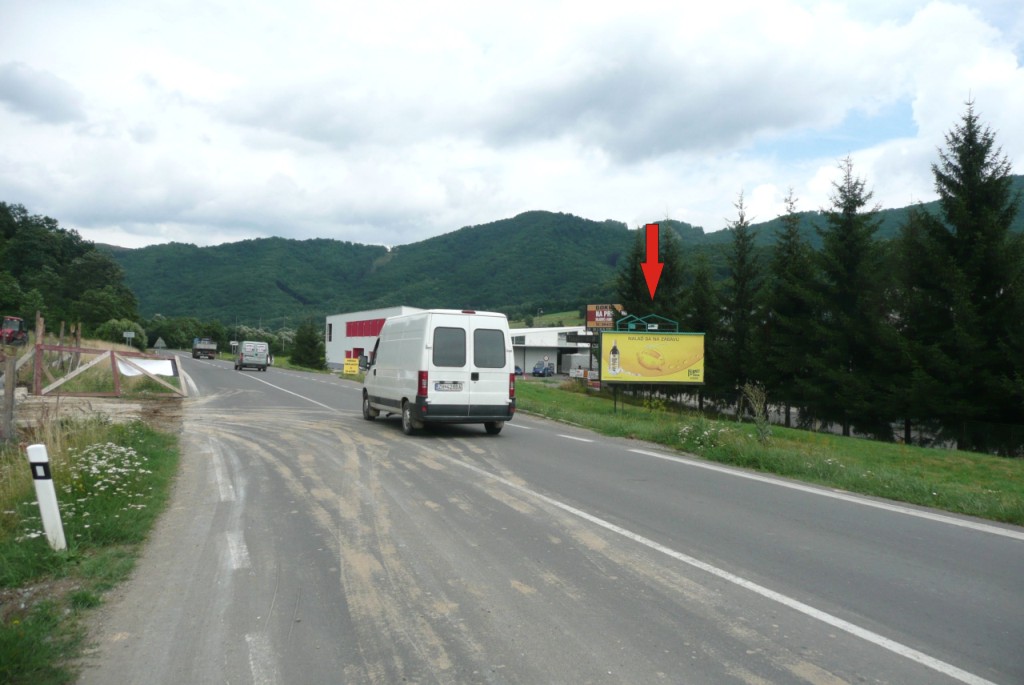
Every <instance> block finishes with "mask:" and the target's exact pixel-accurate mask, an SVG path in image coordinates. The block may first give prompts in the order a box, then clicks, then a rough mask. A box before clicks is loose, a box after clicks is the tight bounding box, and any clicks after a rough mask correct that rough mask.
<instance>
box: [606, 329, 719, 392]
mask: <svg viewBox="0 0 1024 685" xmlns="http://www.w3.org/2000/svg"><path fill="white" fill-rule="evenodd" d="M601 379H602V380H603V381H605V382H607V383H693V384H701V383H703V382H704V334H703V333H649V332H640V331H602V332H601Z"/></svg>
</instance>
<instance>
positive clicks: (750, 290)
mask: <svg viewBox="0 0 1024 685" xmlns="http://www.w3.org/2000/svg"><path fill="white" fill-rule="evenodd" d="M734 206H735V207H736V212H737V218H736V220H735V221H733V222H730V224H729V228H728V230H729V231H731V232H732V237H733V241H732V251H731V252H730V253H729V256H728V265H729V279H728V280H727V281H726V284H725V287H724V292H723V296H722V304H723V311H724V314H725V322H724V324H725V325H724V327H723V328H724V330H723V342H724V354H723V355H722V357H721V359H722V362H723V363H722V365H721V368H720V373H721V374H722V379H721V380H722V381H723V382H725V383H726V384H728V385H729V386H731V387H732V388H733V393H738V390H739V389H740V388H742V387H743V386H744V385H745V384H746V383H747V382H748V381H751V380H755V379H757V378H758V376H759V375H760V373H761V368H760V365H759V364H758V358H759V356H758V355H757V354H756V353H755V336H757V335H758V332H759V328H760V326H761V319H762V316H761V313H762V312H761V306H760V305H759V303H758V295H759V291H760V288H761V274H760V269H759V266H758V262H757V255H756V254H755V252H754V240H755V238H756V237H757V232H756V231H755V230H753V229H752V228H751V227H750V220H749V219H748V218H747V210H746V207H745V205H744V203H743V193H742V192H741V193H740V195H739V199H738V200H737V201H736V204H735V205H734ZM733 399H734V400H736V399H738V397H734V398H733Z"/></svg>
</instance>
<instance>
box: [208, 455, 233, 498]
mask: <svg viewBox="0 0 1024 685" xmlns="http://www.w3.org/2000/svg"><path fill="white" fill-rule="evenodd" d="M213 478H214V480H215V481H216V482H217V492H218V493H219V495H220V501H221V502H234V501H235V486H234V485H232V484H231V479H230V478H228V476H227V474H226V473H225V469H224V459H223V457H222V456H221V454H220V452H217V453H215V454H214V455H213Z"/></svg>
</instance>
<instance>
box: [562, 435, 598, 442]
mask: <svg viewBox="0 0 1024 685" xmlns="http://www.w3.org/2000/svg"><path fill="white" fill-rule="evenodd" d="M557 435H558V437H560V438H565V439H567V440H576V441H578V442H594V441H593V440H590V439H588V438H577V437H576V436H575V435H565V434H564V433H558V434H557Z"/></svg>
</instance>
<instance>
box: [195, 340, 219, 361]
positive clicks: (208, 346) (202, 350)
mask: <svg viewBox="0 0 1024 685" xmlns="http://www.w3.org/2000/svg"><path fill="white" fill-rule="evenodd" d="M200 357H206V358H207V359H216V358H217V341H216V340H211V339H210V338H193V339H192V358H193V359H199V358H200Z"/></svg>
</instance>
